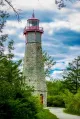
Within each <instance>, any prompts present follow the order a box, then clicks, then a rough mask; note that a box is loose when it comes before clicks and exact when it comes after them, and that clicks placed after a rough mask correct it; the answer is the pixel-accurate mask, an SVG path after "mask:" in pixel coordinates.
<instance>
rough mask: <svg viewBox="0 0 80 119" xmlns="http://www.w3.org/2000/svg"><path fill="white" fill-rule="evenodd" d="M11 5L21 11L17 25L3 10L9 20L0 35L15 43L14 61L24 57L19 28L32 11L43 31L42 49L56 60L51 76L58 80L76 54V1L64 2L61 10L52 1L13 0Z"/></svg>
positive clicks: (79, 9)
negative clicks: (5, 34)
mask: <svg viewBox="0 0 80 119" xmlns="http://www.w3.org/2000/svg"><path fill="white" fill-rule="evenodd" d="M12 4H13V5H14V7H15V8H17V9H21V10H22V11H21V22H19V23H18V21H17V19H16V17H15V15H14V13H13V11H12V10H11V9H10V7H8V6H7V8H6V9H7V10H8V11H9V12H10V14H11V17H10V18H9V19H8V20H7V23H6V27H5V29H4V32H5V33H8V34H9V37H10V38H11V39H13V40H14V41H15V44H14V47H15V50H14V53H15V58H14V60H15V61H16V60H18V59H21V58H23V57H24V48H25V36H24V35H23V29H24V27H25V26H26V24H27V19H28V18H30V17H31V15H32V12H33V9H34V11H35V16H36V18H38V19H39V20H40V26H41V27H43V28H44V34H43V36H42V48H43V50H45V51H46V52H47V53H48V54H49V55H50V56H52V58H54V60H55V61H56V65H55V66H53V67H52V70H51V77H53V78H59V79H60V78H62V73H63V70H65V68H66V66H67V64H68V62H71V61H72V60H73V59H74V58H76V57H77V56H79V55H80V2H75V3H70V2H68V3H67V7H66V8H63V9H61V10H59V9H58V8H57V6H56V5H55V0H22V1H20V0H14V1H13V2H12ZM6 52H7V50H6Z"/></svg>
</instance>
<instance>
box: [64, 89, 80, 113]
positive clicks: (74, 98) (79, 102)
mask: <svg viewBox="0 0 80 119" xmlns="http://www.w3.org/2000/svg"><path fill="white" fill-rule="evenodd" d="M63 100H64V102H65V107H66V109H65V112H68V113H72V114H76V115H80V90H78V92H77V93H76V94H75V95H74V94H72V93H71V92H69V91H68V90H66V91H65V93H64V94H63Z"/></svg>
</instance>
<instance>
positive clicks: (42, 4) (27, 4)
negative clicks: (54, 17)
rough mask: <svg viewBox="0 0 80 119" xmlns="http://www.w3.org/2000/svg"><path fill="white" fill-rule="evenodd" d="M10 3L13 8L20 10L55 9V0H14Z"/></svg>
mask: <svg viewBox="0 0 80 119" xmlns="http://www.w3.org/2000/svg"><path fill="white" fill-rule="evenodd" d="M12 4H13V5H14V6H15V8H18V9H22V10H33V9H34V10H53V9H54V10H55V9H56V5H55V0H34V1H33V0H22V1H20V0H16V1H15V0H14V1H12Z"/></svg>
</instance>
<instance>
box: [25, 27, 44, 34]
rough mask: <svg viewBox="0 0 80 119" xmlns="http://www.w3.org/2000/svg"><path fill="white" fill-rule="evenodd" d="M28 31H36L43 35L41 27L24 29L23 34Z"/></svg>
mask: <svg viewBox="0 0 80 119" xmlns="http://www.w3.org/2000/svg"><path fill="white" fill-rule="evenodd" d="M30 31H38V32H40V33H43V32H44V31H43V28H42V27H39V26H29V27H28V26H27V27H25V28H24V34H26V33H27V32H30Z"/></svg>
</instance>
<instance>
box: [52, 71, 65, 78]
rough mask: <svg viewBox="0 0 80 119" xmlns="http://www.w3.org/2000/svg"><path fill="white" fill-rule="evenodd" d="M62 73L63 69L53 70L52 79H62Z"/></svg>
mask: <svg viewBox="0 0 80 119" xmlns="http://www.w3.org/2000/svg"><path fill="white" fill-rule="evenodd" d="M62 73H63V71H54V72H53V73H52V74H51V77H52V79H62Z"/></svg>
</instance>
